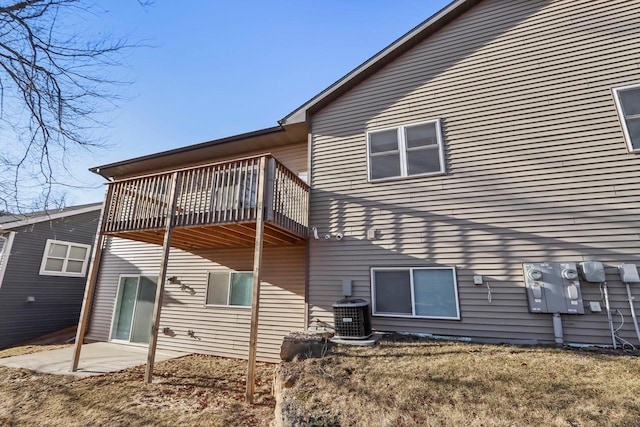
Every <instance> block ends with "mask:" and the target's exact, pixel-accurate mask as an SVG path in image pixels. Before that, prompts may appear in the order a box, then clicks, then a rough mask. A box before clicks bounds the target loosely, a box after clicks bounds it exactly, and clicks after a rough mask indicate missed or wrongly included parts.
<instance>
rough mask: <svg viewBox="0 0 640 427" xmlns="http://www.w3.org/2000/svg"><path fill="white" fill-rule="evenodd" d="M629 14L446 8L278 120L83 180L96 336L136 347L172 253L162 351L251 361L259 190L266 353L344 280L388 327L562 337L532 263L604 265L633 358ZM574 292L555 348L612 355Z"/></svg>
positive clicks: (637, 95)
mask: <svg viewBox="0 0 640 427" xmlns="http://www.w3.org/2000/svg"><path fill="white" fill-rule="evenodd" d="M639 21H640V1H636V0H634V1H628V0H591V1H564V0H562V1H560V0H559V1H550V0H544V1H543V0H537V1H536V0H513V1H502V0H484V1H478V0H457V1H454V2H452V3H451V4H450V5H449V6H447V7H446V8H445V9H443V10H442V11H440V12H438V13H437V14H436V15H434V16H433V17H431V18H430V19H428V20H427V21H425V22H424V23H422V24H420V25H419V26H418V27H416V28H414V29H413V30H411V31H410V32H409V33H407V34H406V35H405V36H403V37H402V38H400V39H399V40H398V41H396V42H394V43H393V44H392V45H390V46H389V47H387V48H385V49H384V50H382V51H381V52H380V53H379V54H377V55H376V56H374V57H373V58H371V59H370V60H368V61H367V62H365V63H364V64H362V65H361V66H360V67H358V68H356V69H355V70H354V71H352V72H351V73H349V74H348V75H347V76H345V77H344V78H342V79H341V80H339V81H338V82H337V83H335V84H334V85H332V86H331V87H329V88H328V89H326V90H325V91H323V92H322V93H320V94H319V95H318V96H316V97H315V98H313V99H312V100H310V101H309V102H307V103H306V104H304V105H303V106H301V107H300V108H299V109H297V110H296V111H294V112H292V113H291V114H290V115H288V116H286V117H285V118H284V119H283V120H282V121H281V122H280V126H279V127H276V128H272V129H265V130H262V131H257V132H253V133H250V134H244V135H238V136H235V137H231V138H226V139H222V140H217V141H212V142H208V143H204V144H199V145H194V146H190V147H184V148H180V149H176V150H172V151H168V152H163V153H158V154H153V155H150V156H146V157H142V158H137V159H132V160H127V161H123V162H119V163H115V164H110V165H105V166H101V167H99V168H95V169H94V171H95V172H97V173H100V174H101V175H103V176H104V177H105V178H108V179H110V180H113V182H112V183H110V184H109V188H110V190H109V196H108V198H107V200H106V205H105V206H106V207H105V219H104V222H103V225H104V228H103V231H104V234H105V236H107V238H106V239H105V240H104V250H103V252H102V258H101V261H100V266H99V273H98V280H97V287H96V290H95V293H91V292H90V295H89V296H91V295H93V296H94V298H93V310H92V311H91V314H90V316H89V329H88V332H87V338H88V339H93V340H114V341H121V342H122V341H124V342H132V343H145V342H147V341H148V339H149V330H150V325H151V322H152V320H151V313H152V310H153V294H154V291H155V282H156V281H157V277H158V275H159V273H160V272H161V271H163V270H162V268H163V265H164V264H165V263H163V262H162V244H163V242H166V241H168V242H169V243H170V245H171V246H172V249H171V252H170V254H169V257H168V261H167V263H166V265H167V270H166V275H167V277H168V280H167V284H166V286H165V291H164V299H163V301H162V314H161V318H160V323H159V330H160V336H159V338H158V348H164V349H173V350H188V351H195V352H203V353H210V354H215V355H221V356H231V357H246V355H247V351H248V346H249V338H248V337H249V331H250V323H251V311H250V309H249V306H250V305H251V289H252V288H251V278H252V275H251V271H252V269H253V266H254V264H253V254H254V239H255V238H256V229H258V230H259V228H260V227H259V226H258V227H256V225H257V224H258V222H257V209H256V205H257V204H259V201H260V199H259V198H258V197H257V195H258V194H260V193H259V191H258V190H257V188H258V187H257V184H256V182H257V181H259V182H264V183H265V187H264V188H265V193H266V195H265V201H266V208H265V211H264V215H265V221H266V222H265V233H264V244H265V245H264V255H263V265H262V268H263V271H262V284H261V292H262V293H261V296H260V316H259V327H258V341H257V342H258V358H259V359H262V360H267V361H276V360H278V352H279V347H280V343H281V340H282V337H283V336H284V335H285V334H286V333H287V332H289V331H290V330H297V329H298V330H300V329H318V328H322V327H324V326H325V325H327V324H328V325H332V324H333V315H332V306H331V305H332V304H333V303H335V302H336V301H337V300H339V299H340V298H342V296H343V284H345V283H347V284H351V285H352V289H353V296H354V297H358V298H364V299H366V300H368V301H371V303H372V309H373V327H374V328H375V329H378V330H384V331H407V332H416V333H428V334H434V335H444V336H455V337H461V338H465V339H474V340H479V341H493V342H514V343H553V342H554V340H555V339H556V338H557V337H555V336H554V328H553V325H552V314H540V313H532V312H530V310H529V307H528V299H527V292H526V289H525V277H524V273H523V263H531V262H538V263H542V262H552V263H558V262H565V263H566V262H581V261H586V260H596V261H601V262H603V263H604V264H605V265H606V267H607V268H606V273H607V280H608V284H609V294H610V295H609V296H610V300H611V305H612V308H613V310H614V322H615V326H616V327H618V326H620V325H621V322H620V316H618V314H619V315H621V316H622V317H624V319H625V320H626V324H625V325H624V326H623V327H622V328H621V329H620V330H619V331H618V334H619V335H620V336H621V337H622V338H623V339H626V340H627V341H630V342H632V343H634V344H638V342H637V339H636V338H635V334H634V332H633V326H632V325H631V322H630V311H629V305H628V303H627V300H626V294H625V290H624V286H623V284H622V283H621V282H620V279H619V277H618V274H617V270H616V266H617V265H618V264H620V263H632V264H640V237H639V235H640V226H639V225H638V224H639V223H638V221H639V219H640V158H639V157H638V153H639V152H640V125H639V123H640V107H639V105H640V44H638V40H639V39H640V26H638V25H637V23H638V22H639ZM269 153H270V154H269ZM261 159H262V160H261ZM274 159H277V160H278V161H279V162H278V161H276V160H274ZM261 161H264V162H265V170H266V172H264V173H262V172H261V169H260V167H259V164H261V163H260V162H261ZM280 162H281V163H280ZM212 163H213V164H214V165H212V166H203V165H208V164H212ZM303 181H306V182H308V183H309V184H310V189H309V188H308V187H307V185H306V184H305V183H304V182H303ZM173 183H175V184H173ZM172 185H176V187H175V188H173V187H172ZM172 196H173V197H172ZM174 202H175V203H174ZM172 205H173V209H170V210H171V213H172V215H170V218H172V221H171V224H170V227H169V228H170V229H171V230H172V235H171V240H163V238H164V237H165V225H166V223H165V219H166V218H167V206H172ZM307 214H308V220H307ZM169 228H167V229H169ZM313 229H315V232H313V231H310V230H313ZM315 234H317V237H319V238H317V239H316V238H315V237H316V236H315ZM258 235H261V233H258ZM338 235H342V236H344V237H343V238H341V239H339V238H337V237H338ZM309 236H311V238H309ZM325 237H326V238H325ZM474 276H482V278H476V280H477V281H478V282H479V283H480V284H481V285H480V286H479V285H477V284H474ZM636 292H638V293H640V290H636ZM578 296H580V297H581V298H582V300H581V301H582V302H581V304H583V305H581V306H580V309H581V311H582V309H583V308H584V314H576V315H566V316H564V317H563V319H562V321H563V326H564V340H565V342H568V343H578V344H595V345H611V336H610V331H609V325H608V322H607V316H606V315H605V313H604V311H601V312H597V310H593V311H592V310H591V309H590V307H591V306H590V305H589V303H590V302H599V301H601V294H600V289H599V286H598V284H588V283H585V282H583V283H582V287H581V293H580V294H578ZM585 307H586V308H585Z"/></svg>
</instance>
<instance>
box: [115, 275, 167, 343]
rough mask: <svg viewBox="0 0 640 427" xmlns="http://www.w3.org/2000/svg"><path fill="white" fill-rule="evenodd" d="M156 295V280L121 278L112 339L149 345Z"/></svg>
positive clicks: (131, 277)
mask: <svg viewBox="0 0 640 427" xmlns="http://www.w3.org/2000/svg"><path fill="white" fill-rule="evenodd" d="M155 295H156V282H155V279H154V278H151V277H145V276H121V277H120V283H119V284H118V294H117V297H116V307H115V312H114V314H113V324H112V327H111V339H112V340H119V341H129V342H135V343H148V342H149V335H150V334H151V323H152V320H153V319H152V317H153V303H154V301H155Z"/></svg>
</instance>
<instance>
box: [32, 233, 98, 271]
mask: <svg viewBox="0 0 640 427" xmlns="http://www.w3.org/2000/svg"><path fill="white" fill-rule="evenodd" d="M89 249H91V246H89V245H83V244H82V243H72V242H63V241H60V240H52V239H48V240H47V244H46V245H45V247H44V254H43V256H42V263H41V264H40V274H41V275H43V276H75V277H83V276H84V275H85V273H86V271H87V261H88V260H89Z"/></svg>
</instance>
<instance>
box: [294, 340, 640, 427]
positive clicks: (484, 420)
mask: <svg viewBox="0 0 640 427" xmlns="http://www.w3.org/2000/svg"><path fill="white" fill-rule="evenodd" d="M283 370H284V371H285V376H288V377H289V378H290V379H291V380H292V382H294V381H295V382H294V385H293V387H292V388H291V389H289V390H288V391H287V392H286V393H289V395H290V396H294V399H295V400H294V405H295V406H297V408H294V412H297V413H299V414H304V415H303V417H302V418H303V419H305V420H306V422H307V424H308V425H325V426H330V425H339V426H370V427H373V426H531V425H535V426H608V425H616V426H638V425H640V359H639V358H638V357H637V356H625V355H611V354H598V353H593V352H585V351H573V350H562V349H553V348H539V347H515V346H492V345H478V344H466V343H448V342H434V341H427V340H414V341H411V340H403V341H393V340H389V341H383V342H382V343H381V344H380V345H378V346H376V347H374V348H357V347H345V346H340V347H337V348H334V350H333V351H332V352H331V353H330V354H329V355H328V356H327V357H325V358H323V359H307V360H303V361H298V362H292V363H288V364H284V365H283Z"/></svg>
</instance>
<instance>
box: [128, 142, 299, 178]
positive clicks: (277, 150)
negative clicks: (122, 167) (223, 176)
mask: <svg viewBox="0 0 640 427" xmlns="http://www.w3.org/2000/svg"><path fill="white" fill-rule="evenodd" d="M268 153H270V154H273V156H274V157H275V158H276V159H278V160H279V161H280V162H281V163H282V164H284V165H285V166H286V167H287V168H289V169H290V170H291V171H292V172H295V173H296V174H298V175H299V174H301V173H304V172H307V169H308V167H307V164H308V153H307V141H300V142H295V143H291V144H287V145H280V146H277V147H271V148H267V149H263V150H252V151H244V152H241V153H239V154H234V155H229V156H214V157H206V158H202V159H201V160H200V161H198V162H194V163H188V164H183V165H180V168H188V167H193V166H199V165H206V164H210V163H217V162H225V161H229V160H234V159H240V158H244V157H253V156H259V155H262V154H268ZM170 170H172V169H171V168H166V167H165V168H159V169H153V170H147V171H145V172H144V175H148V174H153V173H159V172H166V171H170ZM134 176H135V175H125V176H121V177H119V178H120V179H122V178H132V177H134Z"/></svg>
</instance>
